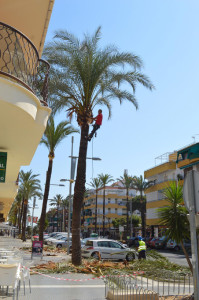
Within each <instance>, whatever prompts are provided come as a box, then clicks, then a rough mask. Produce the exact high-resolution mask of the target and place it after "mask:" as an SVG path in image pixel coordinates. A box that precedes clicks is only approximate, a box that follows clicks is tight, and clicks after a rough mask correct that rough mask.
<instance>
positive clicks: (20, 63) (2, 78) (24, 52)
mask: <svg viewBox="0 0 199 300" xmlns="http://www.w3.org/2000/svg"><path fill="white" fill-rule="evenodd" d="M49 68H50V66H49V64H48V63H47V62H45V61H44V60H42V59H40V58H39V54H38V51H37V49H36V47H35V46H34V45H33V43H32V42H31V41H30V40H29V39H28V38H27V37H26V36H25V35H24V34H23V33H21V32H20V31H18V30H16V29H15V28H13V27H11V26H9V25H6V24H5V23H2V22H0V107H1V118H0V127H1V129H2V130H1V132H0V140H1V148H0V152H6V153H7V167H6V177H5V182H4V183H1V189H0V202H2V203H3V209H0V212H1V213H2V212H3V214H4V216H5V217H6V216H7V214H8V211H9V209H10V206H11V204H12V202H13V200H14V197H15V196H16V193H17V188H18V186H17V184H16V180H17V177H18V173H19V170H20V167H21V166H26V165H29V164H30V162H31V160H32V158H33V155H34V153H35V151H36V149H37V146H38V144H39V142H40V140H41V137H42V135H43V133H44V131H45V128H46V124H47V121H48V117H49V115H50V112H51V109H50V108H49V107H48V104H47V97H48V73H49Z"/></svg>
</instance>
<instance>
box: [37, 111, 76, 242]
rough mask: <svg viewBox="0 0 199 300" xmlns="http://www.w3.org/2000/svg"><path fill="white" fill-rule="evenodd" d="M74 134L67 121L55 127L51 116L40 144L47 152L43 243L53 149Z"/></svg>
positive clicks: (42, 225)
mask: <svg viewBox="0 0 199 300" xmlns="http://www.w3.org/2000/svg"><path fill="white" fill-rule="evenodd" d="M74 132H78V130H76V129H74V128H73V126H71V125H69V122H67V121H64V122H60V123H59V124H58V125H57V127H56V126H55V123H54V119H53V117H52V116H51V117H50V118H49V120H48V124H47V127H46V130H45V132H44V135H43V138H42V139H41V142H40V144H44V145H45V146H46V147H47V148H48V150H49V155H48V158H49V163H48V171H47V173H46V184H45V192H44V197H43V204H42V211H41V217H40V226H39V240H40V241H43V232H44V224H45V219H46V208H47V202H48V195H49V190H50V180H51V174H52V168H53V159H54V157H55V149H56V147H57V146H58V145H59V144H60V143H61V142H62V141H63V139H64V138H66V137H67V136H68V135H70V134H72V133H74Z"/></svg>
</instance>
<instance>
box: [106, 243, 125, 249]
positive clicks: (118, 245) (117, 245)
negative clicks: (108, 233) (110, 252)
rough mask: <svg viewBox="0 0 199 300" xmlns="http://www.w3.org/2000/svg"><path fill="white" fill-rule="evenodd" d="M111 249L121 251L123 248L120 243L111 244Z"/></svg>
mask: <svg viewBox="0 0 199 300" xmlns="http://www.w3.org/2000/svg"><path fill="white" fill-rule="evenodd" d="M109 247H110V248H119V249H122V246H121V245H120V244H118V243H115V242H109Z"/></svg>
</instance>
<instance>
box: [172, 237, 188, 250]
mask: <svg viewBox="0 0 199 300" xmlns="http://www.w3.org/2000/svg"><path fill="white" fill-rule="evenodd" d="M183 244H184V247H185V248H186V249H187V250H191V241H190V240H189V239H186V240H185V239H184V240H183ZM166 247H167V249H170V250H174V251H179V250H181V249H182V246H181V245H180V244H177V243H176V241H173V240H171V239H169V240H168V242H167V245H166Z"/></svg>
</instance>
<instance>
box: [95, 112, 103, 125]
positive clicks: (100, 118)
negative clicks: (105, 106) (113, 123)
mask: <svg viewBox="0 0 199 300" xmlns="http://www.w3.org/2000/svg"><path fill="white" fill-rule="evenodd" d="M95 124H97V125H102V114H98V115H97V117H96V121H95Z"/></svg>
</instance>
